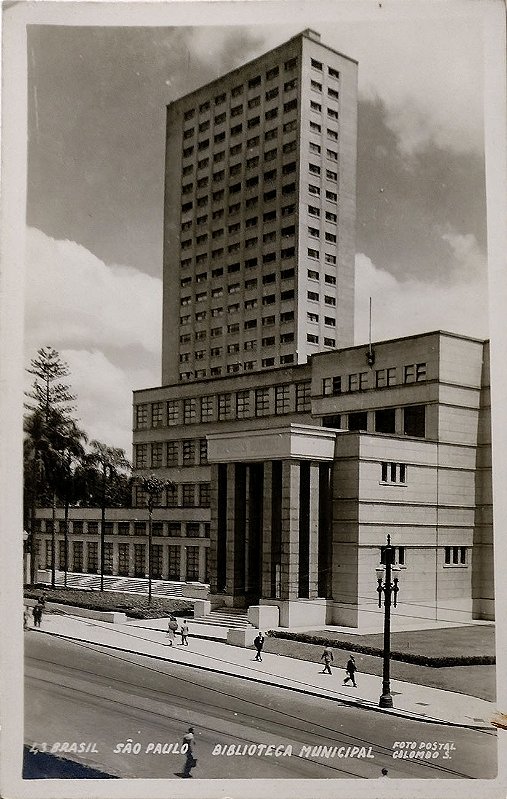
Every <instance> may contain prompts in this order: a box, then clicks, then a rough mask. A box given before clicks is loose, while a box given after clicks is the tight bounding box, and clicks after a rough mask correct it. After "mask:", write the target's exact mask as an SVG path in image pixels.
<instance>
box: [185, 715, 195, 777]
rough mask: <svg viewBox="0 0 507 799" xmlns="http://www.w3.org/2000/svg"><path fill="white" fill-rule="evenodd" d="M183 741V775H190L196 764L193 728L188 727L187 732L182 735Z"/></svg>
mask: <svg viewBox="0 0 507 799" xmlns="http://www.w3.org/2000/svg"><path fill="white" fill-rule="evenodd" d="M183 743H184V744H186V746H187V751H186V753H185V765H184V766H183V777H191V776H192V775H191V773H190V772H191V770H192V769H193V768H195V767H196V765H197V758H196V757H195V737H194V728H193V727H189V728H188V732H187V734H186V735H185V736H184V737H183Z"/></svg>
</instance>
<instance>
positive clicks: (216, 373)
mask: <svg viewBox="0 0 507 799" xmlns="http://www.w3.org/2000/svg"><path fill="white" fill-rule="evenodd" d="M247 344H255V345H256V342H252V341H245V347H246V345H247ZM250 349H252V348H251V347H250ZM293 363H294V355H293V354H292V353H287V354H285V355H280V357H279V358H275V357H274V356H270V357H268V358H263V359H262V360H261V362H260V366H261V368H262V369H268V368H272V367H276V366H290V365H291V364H293ZM257 368H258V361H244V362H243V363H241V362H240V361H235V362H234V363H229V364H227V366H226V367H223V366H212V367H211V368H210V370H209V375H210V376H211V377H220V376H222V375H234V374H239V373H240V372H242V371H244V372H252V371H254V370H255V369H257ZM205 377H208V371H207V369H196V370H195V371H194V372H190V371H185V372H180V376H179V379H180V380H181V381H187V380H194V379H195V380H202V379H203V378H205Z"/></svg>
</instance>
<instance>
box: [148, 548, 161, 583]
mask: <svg viewBox="0 0 507 799" xmlns="http://www.w3.org/2000/svg"><path fill="white" fill-rule="evenodd" d="M151 576H152V577H154V578H155V579H156V580H160V579H161V577H162V545H161V544H152V548H151Z"/></svg>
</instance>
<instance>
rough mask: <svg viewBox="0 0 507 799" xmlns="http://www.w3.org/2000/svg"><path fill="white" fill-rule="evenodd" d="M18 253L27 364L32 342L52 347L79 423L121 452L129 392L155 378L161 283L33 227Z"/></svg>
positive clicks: (126, 443) (127, 432)
mask: <svg viewBox="0 0 507 799" xmlns="http://www.w3.org/2000/svg"><path fill="white" fill-rule="evenodd" d="M26 252H27V263H26V279H25V285H26V289H25V291H26V296H25V311H26V313H25V330H26V334H25V357H26V360H27V363H28V361H29V360H30V358H33V357H34V355H35V352H36V351H37V350H38V349H39V348H40V347H43V346H51V347H54V348H55V349H56V350H58V351H59V352H60V354H61V356H62V358H63V359H64V360H65V361H66V362H67V363H68V365H69V367H70V372H71V374H70V376H69V383H70V385H71V386H72V390H73V392H74V393H75V394H76V395H77V398H78V399H77V410H76V415H77V417H78V418H79V420H80V424H81V426H82V427H83V429H84V430H85V431H86V432H87V433H88V435H89V436H90V437H91V438H98V439H99V440H102V441H104V442H105V443H106V444H110V445H113V446H120V447H123V448H124V449H125V450H126V451H127V452H129V451H130V446H131V445H130V442H131V427H132V420H131V416H132V390H133V389H139V388H145V387H146V386H153V385H157V383H159V382H160V373H159V363H160V357H159V352H160V337H161V305H162V300H161V294H162V284H161V281H160V280H158V279H156V278H153V277H150V276H148V275H146V274H143V273H142V272H139V271H138V270H136V269H133V268H129V267H122V266H106V265H105V264H104V263H103V262H102V261H100V260H99V259H98V258H96V257H95V256H94V255H93V254H92V253H91V252H89V251H88V250H86V249H85V248H84V247H82V246H80V245H78V244H76V243H75V242H72V241H56V240H55V239H52V238H50V237H49V236H46V235H45V234H44V233H42V232H41V231H39V230H36V229H33V228H29V229H28V231H27V247H26ZM27 380H28V382H30V380H31V378H30V376H28V377H27Z"/></svg>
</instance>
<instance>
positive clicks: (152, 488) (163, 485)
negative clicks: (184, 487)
mask: <svg viewBox="0 0 507 799" xmlns="http://www.w3.org/2000/svg"><path fill="white" fill-rule="evenodd" d="M136 484H137V485H138V486H139V488H140V489H141V490H142V491H143V492H144V495H145V498H146V500H145V501H146V507H147V508H148V605H151V579H152V549H153V547H152V541H153V535H152V515H153V508H155V507H157V506H158V505H160V501H161V498H162V491H164V490H166V489H167V488H173V487H174V483H173V482H172V480H162V479H161V478H160V477H156V476H155V475H154V474H150V475H148V476H146V477H141V478H139V479H138V480H137V481H136Z"/></svg>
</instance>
